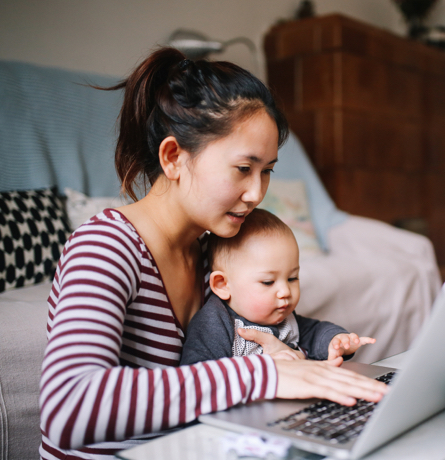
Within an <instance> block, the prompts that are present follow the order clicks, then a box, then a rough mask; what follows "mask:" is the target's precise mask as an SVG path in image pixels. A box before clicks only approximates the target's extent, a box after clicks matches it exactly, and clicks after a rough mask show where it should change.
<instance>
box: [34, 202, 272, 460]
mask: <svg viewBox="0 0 445 460" xmlns="http://www.w3.org/2000/svg"><path fill="white" fill-rule="evenodd" d="M123 220H124V219H123V216H122V215H120V213H118V212H116V211H114V212H112V211H108V214H106V215H105V217H103V218H102V220H100V219H96V221H93V222H90V223H89V224H87V225H84V226H81V227H80V228H79V229H78V230H77V231H76V233H75V235H74V236H73V237H72V238H71V239H70V240H69V242H68V243H67V246H66V248H65V250H64V253H63V255H62V258H61V261H60V263H59V267H58V270H57V273H56V278H55V280H54V284H53V289H52V292H51V295H50V298H49V320H48V337H49V341H48V346H47V349H46V352H45V357H44V362H43V367H42V378H41V395H40V405H41V424H42V431H43V434H44V437H43V439H44V442H43V444H42V446H43V447H42V449H43V450H44V451H45V449H46V450H47V451H48V452H49V451H50V449H55V448H56V449H60V448H61V449H78V448H81V447H82V446H85V445H91V444H95V443H103V442H104V441H110V442H112V446H113V449H115V450H119V449H120V448H124V447H126V446H125V444H122V445H121V444H117V443H116V441H121V440H125V439H129V438H131V437H135V436H139V435H142V434H146V433H153V432H158V431H162V430H165V429H168V428H170V427H174V426H178V425H180V424H183V423H187V422H190V421H192V420H194V419H196V418H197V417H198V416H199V415H200V414H202V413H208V412H212V411H216V410H222V409H225V408H227V407H230V406H232V405H234V404H237V403H239V402H247V401H250V400H256V399H263V398H264V399H269V398H273V397H274V396H275V392H276V385H277V375H276V368H275V365H274V363H273V361H272V359H271V358H270V357H258V356H252V357H248V358H232V359H222V360H219V361H211V362H206V363H199V364H196V365H193V366H183V367H172V366H178V364H179V358H180V355H181V350H182V341H183V334H182V331H181V329H180V326H179V325H178V323H177V320H176V318H175V316H174V314H173V312H172V310H171V306H170V305H169V303H168V298H167V297H166V294H165V292H164V291H163V286H162V280H161V278H160V275H159V273H158V272H157V268H156V266H155V264H154V261H153V260H152V259H151V256H150V254H149V252H148V251H146V250H144V245H143V242H142V240H141V239H140V238H139V237H138V235H137V234H136V232H135V231H134V229H132V230H131V229H129V228H128V227H129V225H128V223H126V222H124V221H123ZM45 443H47V444H45ZM42 449H41V452H42ZM90 450H92V451H94V449H90ZM70 454H71V455H73V453H72V451H70ZM48 458H49V456H48ZM70 458H71V457H70ZM73 458H76V457H73ZM79 458H80V456H79ZM93 458H102V457H100V456H98V457H93Z"/></svg>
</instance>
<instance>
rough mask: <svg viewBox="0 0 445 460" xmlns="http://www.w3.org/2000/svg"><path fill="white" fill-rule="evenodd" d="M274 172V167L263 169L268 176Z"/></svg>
mask: <svg viewBox="0 0 445 460" xmlns="http://www.w3.org/2000/svg"><path fill="white" fill-rule="evenodd" d="M273 172H274V170H273V169H272V168H270V169H265V170H264V171H263V174H266V175H267V176H270V174H271V173H273Z"/></svg>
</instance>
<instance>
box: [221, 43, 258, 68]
mask: <svg viewBox="0 0 445 460" xmlns="http://www.w3.org/2000/svg"><path fill="white" fill-rule="evenodd" d="M236 43H243V44H244V45H246V46H247V47H248V48H249V51H250V52H251V54H252V63H253V67H254V69H255V71H254V73H255V75H259V67H260V66H259V62H258V53H257V48H256V45H255V43H254V42H253V41H252V40H251V39H250V38H247V37H236V38H232V39H230V40H227V41H225V42H223V47H224V49H227V47H228V46H230V45H234V44H236Z"/></svg>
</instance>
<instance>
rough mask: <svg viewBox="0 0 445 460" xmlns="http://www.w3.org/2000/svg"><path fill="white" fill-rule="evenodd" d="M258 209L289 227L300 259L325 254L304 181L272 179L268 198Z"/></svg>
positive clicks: (267, 194)
mask: <svg viewBox="0 0 445 460" xmlns="http://www.w3.org/2000/svg"><path fill="white" fill-rule="evenodd" d="M258 207H259V208H263V209H266V210H267V211H269V212H271V213H272V214H275V215H276V216H278V217H279V218H280V219H281V220H282V221H283V222H284V223H286V224H287V225H289V227H290V228H291V230H292V232H293V233H294V235H295V238H296V239H297V242H298V246H299V248H300V257H302V258H307V257H314V256H318V255H321V254H323V251H322V249H321V246H320V244H319V242H318V239H317V235H316V233H315V229H314V225H313V223H312V219H311V215H310V211H309V204H308V200H307V195H306V187H305V184H304V181H302V180H286V179H271V180H270V184H269V188H268V190H267V193H266V196H265V197H264V199H263V201H262V202H261V203H260V205H259V206H258Z"/></svg>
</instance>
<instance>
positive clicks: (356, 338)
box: [349, 332, 360, 344]
mask: <svg viewBox="0 0 445 460" xmlns="http://www.w3.org/2000/svg"><path fill="white" fill-rule="evenodd" d="M349 338H350V340H351V342H353V343H356V344H359V343H360V337H359V336H358V335H357V334H355V333H354V332H352V333H351V334H349Z"/></svg>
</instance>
